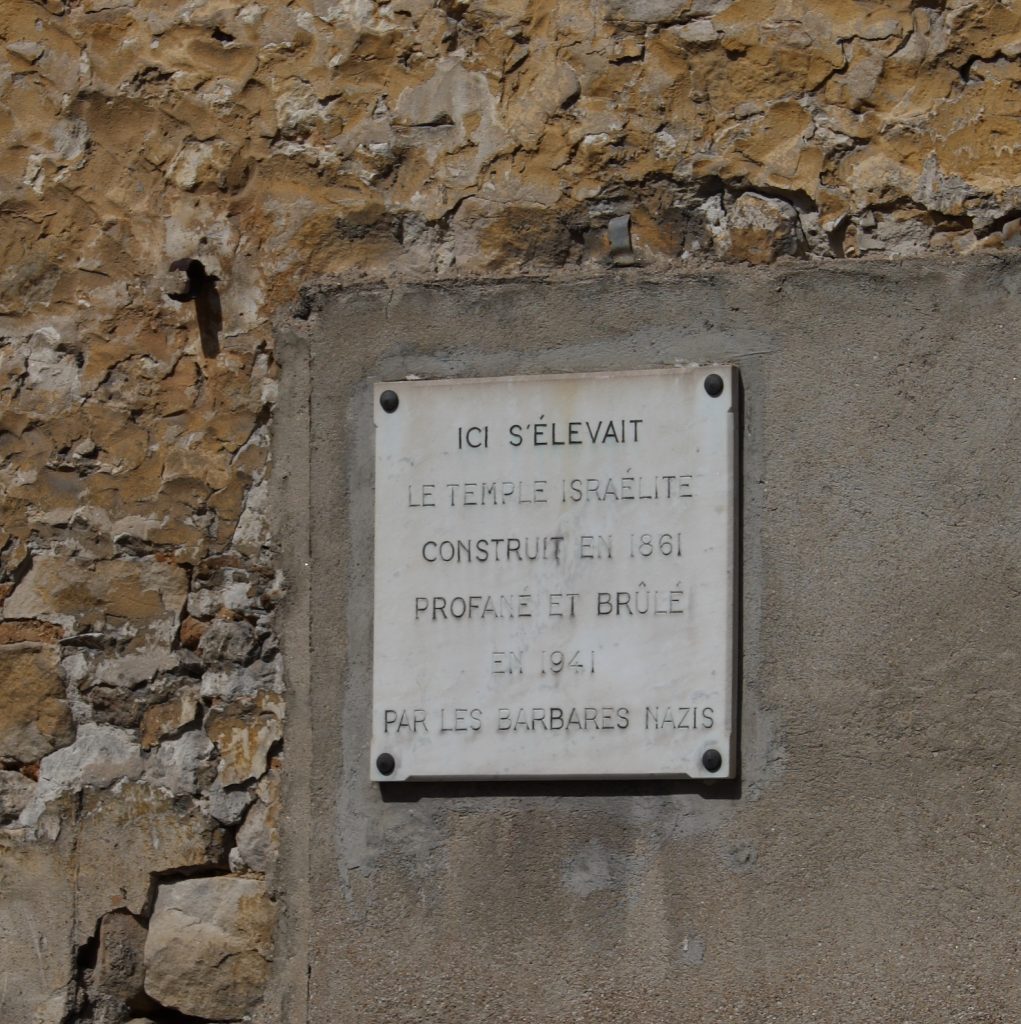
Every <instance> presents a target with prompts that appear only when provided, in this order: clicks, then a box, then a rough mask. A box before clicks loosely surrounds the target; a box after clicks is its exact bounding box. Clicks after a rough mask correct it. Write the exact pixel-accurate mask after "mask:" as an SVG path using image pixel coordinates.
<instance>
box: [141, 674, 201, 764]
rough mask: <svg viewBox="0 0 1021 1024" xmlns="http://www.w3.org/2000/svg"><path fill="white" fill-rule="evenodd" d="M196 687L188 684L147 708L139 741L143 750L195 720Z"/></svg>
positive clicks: (196, 704) (196, 705)
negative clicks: (164, 700)
mask: <svg viewBox="0 0 1021 1024" xmlns="http://www.w3.org/2000/svg"><path fill="white" fill-rule="evenodd" d="M198 704H199V701H198V688H197V687H194V686H189V687H187V688H185V689H183V690H181V691H179V692H178V694H177V696H175V697H173V698H172V699H171V700H168V701H166V702H164V703H162V704H156V705H154V706H153V707H151V708H149V709H148V710H147V711H146V712H145V714H144V715H143V716H142V725H141V729H140V743H141V747H142V749H143V750H149V749H151V748H152V747H154V746H156V744H157V743H159V741H160V740H161V739H163V737H165V736H171V735H173V733H175V732H177V731H178V730H179V729H183V728H184V727H185V726H186V725H190V724H191V723H192V722H194V721H195V716H196V714H197V713H198Z"/></svg>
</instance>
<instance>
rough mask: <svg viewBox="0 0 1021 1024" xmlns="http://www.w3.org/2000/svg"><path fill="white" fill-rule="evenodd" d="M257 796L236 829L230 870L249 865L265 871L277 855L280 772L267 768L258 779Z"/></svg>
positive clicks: (269, 867) (269, 868) (270, 867)
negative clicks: (235, 842)
mask: <svg viewBox="0 0 1021 1024" xmlns="http://www.w3.org/2000/svg"><path fill="white" fill-rule="evenodd" d="M256 795H257V799H256V801H255V802H254V803H253V804H252V806H251V807H250V808H249V810H248V813H247V814H246V815H245V820H244V822H243V823H242V825H241V828H239V829H238V833H237V846H235V848H234V849H233V850H231V852H230V861H231V868H232V870H235V871H238V870H241V869H242V868H249V869H251V870H252V871H261V872H262V873H264V874H265V873H267V872H269V871H270V870H271V869H272V868H273V865H274V864H275V863H276V857H277V847H278V839H279V836H278V831H277V818H278V815H279V809H280V773H279V772H278V771H275V770H271V771H268V772H267V773H266V774H265V775H264V776H263V777H262V778H261V779H260V780H259V784H258V786H256Z"/></svg>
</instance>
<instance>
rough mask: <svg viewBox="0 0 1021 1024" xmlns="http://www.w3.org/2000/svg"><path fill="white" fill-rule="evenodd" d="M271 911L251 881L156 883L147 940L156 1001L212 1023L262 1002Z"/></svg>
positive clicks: (149, 986)
mask: <svg viewBox="0 0 1021 1024" xmlns="http://www.w3.org/2000/svg"><path fill="white" fill-rule="evenodd" d="M273 919H274V906H273V904H272V903H271V902H270V900H269V898H268V896H267V893H266V886H265V884H264V883H263V882H261V881H258V880H256V879H254V878H235V877H233V876H224V877H214V878H191V879H186V880H184V881H180V882H174V883H171V884H168V885H162V886H160V889H159V893H158V895H157V897H156V907H155V910H154V911H153V915H152V918H151V920H150V922H149V936H148V938H147V940H146V943H145V989H146V992H147V993H148V994H149V995H150V996H152V998H153V999H155V1000H157V1001H158V1002H160V1003H162V1004H163V1005H164V1006H169V1007H173V1008H174V1009H176V1010H180V1011H181V1012H182V1013H187V1014H191V1015H193V1016H196V1017H203V1018H206V1019H209V1020H237V1019H238V1018H240V1017H242V1016H243V1015H244V1014H245V1013H247V1012H249V1011H250V1010H251V1009H252V1008H253V1007H254V1006H255V1005H256V1004H257V1003H258V1002H259V1000H260V998H261V996H262V991H263V985H264V983H265V981H266V977H267V974H268V970H269V962H270V959H271V953H270V938H271V932H272V927H273Z"/></svg>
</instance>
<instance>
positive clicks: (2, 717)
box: [0, 643, 74, 762]
mask: <svg viewBox="0 0 1021 1024" xmlns="http://www.w3.org/2000/svg"><path fill="white" fill-rule="evenodd" d="M58 662H59V658H58V654H57V649H56V648H55V647H52V646H43V645H40V644H29V643H20V644H11V645H7V646H2V647H0V757H2V758H9V759H11V760H13V761H21V762H27V761H37V760H39V758H41V757H44V756H45V755H46V754H49V753H51V752H52V751H54V750H56V749H57V748H59V747H62V746H66V745H67V744H68V743H70V742H71V741H72V740H73V739H74V721H73V719H72V717H71V711H70V709H69V708H68V705H67V702H66V700H65V699H64V687H63V684H62V683H61V681H60V676H59V673H58Z"/></svg>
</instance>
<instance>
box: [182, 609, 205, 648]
mask: <svg viewBox="0 0 1021 1024" xmlns="http://www.w3.org/2000/svg"><path fill="white" fill-rule="evenodd" d="M208 625H209V623H207V622H203V621H202V620H201V619H196V618H193V617H192V616H191V615H189V616H188V617H187V618H186V619H185V620H184V622H182V623H181V630H180V637H181V646H182V647H187V648H188V649H189V650H192V651H194V650H195V649H196V648H197V647H198V645H199V641H200V640H201V639H202V634H203V633H205V631H206V627H207V626H208Z"/></svg>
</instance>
